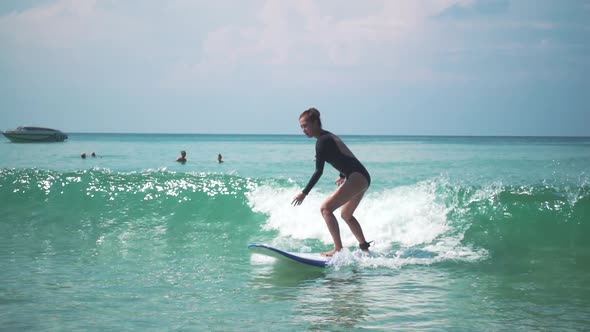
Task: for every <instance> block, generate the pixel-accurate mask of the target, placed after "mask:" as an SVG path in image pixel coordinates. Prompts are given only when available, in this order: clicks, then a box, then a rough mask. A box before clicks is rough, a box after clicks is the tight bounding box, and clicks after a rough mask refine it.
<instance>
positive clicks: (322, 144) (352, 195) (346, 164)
mask: <svg viewBox="0 0 590 332" xmlns="http://www.w3.org/2000/svg"><path fill="white" fill-rule="evenodd" d="M299 126H300V127H301V129H302V130H303V133H304V134H305V135H306V136H307V137H310V138H311V137H315V138H316V139H317V141H316V145H315V152H316V156H315V157H316V160H315V172H314V173H313V175H312V177H311V178H310V179H309V182H308V183H307V186H305V188H304V189H303V191H302V192H300V193H299V194H297V196H295V198H294V199H293V201H292V202H291V204H293V205H295V206H297V205H300V204H301V203H303V200H304V199H305V197H306V196H307V195H308V194H309V192H310V191H311V189H312V188H313V186H314V185H315V184H316V183H317V182H318V180H319V179H320V177H321V176H322V173H323V171H324V165H325V163H326V162H328V163H330V164H331V165H332V166H333V167H334V168H336V169H337V170H338V171H339V172H340V177H339V178H337V179H336V184H337V185H338V188H337V189H336V190H335V191H334V193H333V194H332V195H330V196H329V197H328V199H326V201H325V202H324V203H323V204H322V206H321V208H320V211H321V213H322V217H323V218H324V220H325V221H326V224H327V225H328V230H329V231H330V235H332V240H333V241H334V249H333V250H331V251H328V252H325V253H324V255H325V256H332V255H334V254H335V253H336V252H338V251H340V250H342V239H341V238H340V228H339V226H338V220H336V217H335V216H334V211H335V210H336V209H338V208H339V207H342V210H341V216H342V219H344V221H346V223H347V224H348V227H350V230H351V231H352V234H354V236H355V237H356V239H357V241H358V242H359V248H361V250H363V251H365V252H367V251H368V250H369V247H370V244H369V243H368V242H367V240H365V236H364V234H363V230H362V228H361V225H360V224H359V222H358V220H357V219H356V218H355V217H354V216H353V213H354V211H355V210H356V208H357V207H358V205H359V203H360V202H361V200H362V199H363V195H364V194H365V192H366V191H367V189H369V185H370V184H371V176H370V175H369V172H368V171H367V169H365V167H364V166H363V164H361V162H360V161H359V160H358V159H357V158H356V157H355V156H354V155H353V154H352V152H351V151H350V149H348V147H347V146H346V145H345V144H344V142H342V140H341V139H340V138H339V137H338V136H336V135H334V134H332V133H331V132H329V131H326V130H323V129H322V121H321V120H320V112H319V111H318V110H317V109H315V108H310V109H308V110H307V111H304V112H303V113H301V115H300V116H299Z"/></svg>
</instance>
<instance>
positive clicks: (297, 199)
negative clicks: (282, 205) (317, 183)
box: [291, 192, 307, 206]
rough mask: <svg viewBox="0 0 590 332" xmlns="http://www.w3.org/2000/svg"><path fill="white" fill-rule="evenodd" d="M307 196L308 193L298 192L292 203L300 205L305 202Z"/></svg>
mask: <svg viewBox="0 0 590 332" xmlns="http://www.w3.org/2000/svg"><path fill="white" fill-rule="evenodd" d="M305 196H307V195H306V194H304V193H302V192H300V193H299V194H297V196H295V198H293V201H292V202H291V204H292V205H293V206H297V205H300V204H301V203H303V200H304V199H305Z"/></svg>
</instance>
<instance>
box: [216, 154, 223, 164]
mask: <svg viewBox="0 0 590 332" xmlns="http://www.w3.org/2000/svg"><path fill="white" fill-rule="evenodd" d="M217 162H218V163H222V162H223V157H222V156H221V153H219V154H217Z"/></svg>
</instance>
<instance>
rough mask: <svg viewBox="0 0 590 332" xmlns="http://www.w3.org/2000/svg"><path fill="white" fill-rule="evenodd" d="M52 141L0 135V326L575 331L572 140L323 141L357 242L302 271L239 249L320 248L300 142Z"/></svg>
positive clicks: (81, 137) (584, 151)
mask: <svg viewBox="0 0 590 332" xmlns="http://www.w3.org/2000/svg"><path fill="white" fill-rule="evenodd" d="M69 136H70V137H69V140H68V141H66V142H64V143H37V144H15V143H10V142H8V140H6V139H4V138H3V137H1V139H2V141H0V330H2V331H170V330H179V331H365V330H374V331H588V330H590V240H589V236H590V138H556V137H429V136H342V139H343V140H344V141H345V143H347V144H348V146H349V147H350V148H351V150H352V151H353V152H354V153H355V155H356V156H357V157H358V158H359V159H360V160H361V161H362V162H363V163H364V165H365V166H366V167H367V169H368V170H369V172H370V173H371V176H372V185H371V188H370V190H369V192H368V193H367V195H366V196H365V198H364V200H363V202H362V203H361V205H360V206H359V208H358V210H357V213H356V216H357V219H358V220H359V221H360V223H361V225H362V226H363V228H364V232H365V235H366V237H367V239H369V240H373V241H375V242H374V244H373V246H372V247H371V249H372V252H371V254H370V255H368V256H367V255H361V254H360V253H359V251H358V250H357V249H356V248H357V243H356V242H355V240H354V238H353V236H352V234H351V233H350V231H349V230H348V228H347V226H346V224H345V223H344V222H341V232H342V236H343V241H344V244H345V246H346V249H345V250H343V251H342V252H340V253H338V254H337V255H336V256H335V257H334V259H333V263H332V264H331V266H330V267H328V268H326V269H320V268H311V267H309V268H308V267H303V266H297V265H289V264H279V263H277V262H275V261H273V260H272V259H270V258H266V257H265V256H259V255H253V254H252V253H251V252H249V250H248V249H247V245H248V244H249V243H251V242H261V243H266V244H270V245H274V246H276V247H279V248H281V249H284V250H288V251H296V252H319V251H325V250H329V249H331V248H332V243H331V239H330V236H329V233H328V230H327V228H326V226H325V223H324V221H323V219H322V218H321V216H320V213H319V207H320V204H321V202H322V201H323V200H324V199H326V197H327V196H328V195H329V194H330V193H331V192H332V191H333V190H334V189H335V186H334V184H333V181H334V179H335V178H336V177H337V174H338V173H337V172H336V171H335V170H334V169H333V168H331V166H329V165H327V166H326V169H325V171H324V175H323V177H322V178H321V179H320V181H319V182H318V184H317V185H316V187H315V188H314V189H313V190H312V192H311V193H310V195H309V196H308V197H307V199H306V200H305V201H304V202H303V204H302V205H301V206H298V207H293V206H291V205H290V203H291V201H292V199H293V197H294V196H295V195H296V194H297V193H298V192H299V191H300V190H301V189H302V188H303V186H305V184H306V183H307V180H308V179H309V177H310V176H311V174H312V173H313V171H314V161H313V160H314V144H315V140H314V139H308V138H306V137H304V136H303V135H293V136H291V135H188V134H187V135H164V134H70V135H69ZM180 150H186V151H187V159H188V162H187V163H186V164H179V163H177V162H175V160H176V158H177V157H178V156H179V154H180ZM83 152H85V153H86V154H87V155H88V157H87V158H86V159H82V158H80V154H81V153H83ZM91 152H96V154H97V157H95V158H93V157H90V153H91ZM218 153H221V154H222V155H223V159H224V161H225V162H224V163H221V164H219V163H217V154H218ZM337 215H338V214H337Z"/></svg>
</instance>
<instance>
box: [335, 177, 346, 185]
mask: <svg viewBox="0 0 590 332" xmlns="http://www.w3.org/2000/svg"><path fill="white" fill-rule="evenodd" d="M344 181H345V179H344V178H341V177H338V178H337V179H336V181H334V183H336V185H337V186H341V185H342V184H343V183H344Z"/></svg>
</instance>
